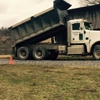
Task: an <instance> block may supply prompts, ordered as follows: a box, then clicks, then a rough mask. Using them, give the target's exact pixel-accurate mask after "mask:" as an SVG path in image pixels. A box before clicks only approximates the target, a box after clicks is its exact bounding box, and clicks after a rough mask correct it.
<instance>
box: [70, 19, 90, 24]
mask: <svg viewBox="0 0 100 100" xmlns="http://www.w3.org/2000/svg"><path fill="white" fill-rule="evenodd" d="M80 21H83V22H88V21H87V20H85V19H72V20H69V22H71V23H73V22H80ZM89 23H90V22H89Z"/></svg>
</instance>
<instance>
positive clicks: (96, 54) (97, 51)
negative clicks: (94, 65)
mask: <svg viewBox="0 0 100 100" xmlns="http://www.w3.org/2000/svg"><path fill="white" fill-rule="evenodd" d="M93 58H94V59H96V60H99V59H100V45H99V44H98V45H95V46H94V48H93Z"/></svg>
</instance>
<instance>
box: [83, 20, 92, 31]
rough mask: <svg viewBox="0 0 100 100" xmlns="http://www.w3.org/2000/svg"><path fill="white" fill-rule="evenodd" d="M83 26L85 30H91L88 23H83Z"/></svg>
mask: <svg viewBox="0 0 100 100" xmlns="http://www.w3.org/2000/svg"><path fill="white" fill-rule="evenodd" d="M84 26H85V29H87V30H91V27H90V23H88V22H85V23H84Z"/></svg>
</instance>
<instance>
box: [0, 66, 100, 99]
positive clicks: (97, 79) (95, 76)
mask: <svg viewBox="0 0 100 100" xmlns="http://www.w3.org/2000/svg"><path fill="white" fill-rule="evenodd" d="M0 100H100V68H97V67H95V68H93V67H86V66H83V67H70V66H66V67H63V66H62V67H57V66H51V67H48V66H33V65H0Z"/></svg>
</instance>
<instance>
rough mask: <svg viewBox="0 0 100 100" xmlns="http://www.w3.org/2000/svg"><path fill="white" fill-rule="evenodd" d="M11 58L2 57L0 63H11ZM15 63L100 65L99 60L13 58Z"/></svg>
mask: <svg viewBox="0 0 100 100" xmlns="http://www.w3.org/2000/svg"><path fill="white" fill-rule="evenodd" d="M9 61H10V60H9V59H0V64H9ZM13 62H14V64H31V65H43V66H58V67H59V66H90V67H99V66H100V61H99V60H80V59H78V60H52V61H51V60H46V61H45V60H42V61H35V60H25V61H24V60H16V59H13Z"/></svg>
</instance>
